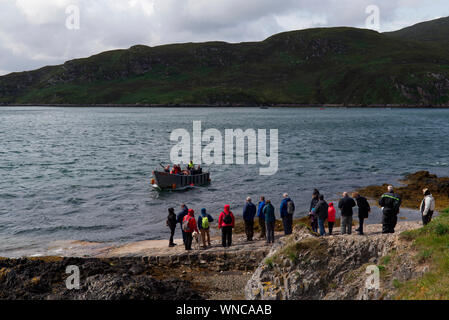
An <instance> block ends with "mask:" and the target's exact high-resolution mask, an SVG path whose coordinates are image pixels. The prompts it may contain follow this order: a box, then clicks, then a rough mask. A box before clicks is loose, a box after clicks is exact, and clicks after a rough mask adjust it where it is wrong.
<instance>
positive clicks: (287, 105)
mask: <svg viewBox="0 0 449 320" xmlns="http://www.w3.org/2000/svg"><path fill="white" fill-rule="evenodd" d="M0 107H60V108H105V107H108V108H155V109H157V108H273V109H281V108H296V109H307V108H312V109H315V108H329V109H352V108H359V109H384V108H387V109H390V108H391V109H449V104H447V105H422V104H420V105H412V104H372V105H364V104H304V103H279V104H269V103H267V104H258V103H253V104H252V103H217V104H200V103H197V104H196V103H180V104H140V103H136V104H115V103H106V104H101V103H99V104H89V103H86V104H82V103H74V104H54V103H48V104H42V103H0Z"/></svg>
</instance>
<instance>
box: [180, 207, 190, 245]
mask: <svg viewBox="0 0 449 320" xmlns="http://www.w3.org/2000/svg"><path fill="white" fill-rule="evenodd" d="M188 214H189V208H187V206H186V205H185V204H184V203H183V204H182V205H181V211H180V212H179V213H178V215H177V220H178V223H179V224H180V225H181V232H182V242H183V243H184V244H186V233H185V232H184V230H183V229H182V222H183V221H184V217H185V216H187V215H188Z"/></svg>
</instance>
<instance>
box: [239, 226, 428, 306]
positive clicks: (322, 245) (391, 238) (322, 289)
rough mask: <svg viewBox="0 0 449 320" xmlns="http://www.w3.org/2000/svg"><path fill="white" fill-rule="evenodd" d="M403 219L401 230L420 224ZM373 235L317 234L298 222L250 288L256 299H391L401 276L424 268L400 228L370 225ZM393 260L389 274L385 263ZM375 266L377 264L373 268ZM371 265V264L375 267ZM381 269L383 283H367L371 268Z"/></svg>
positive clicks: (413, 274)
mask: <svg viewBox="0 0 449 320" xmlns="http://www.w3.org/2000/svg"><path fill="white" fill-rule="evenodd" d="M417 227H418V224H417V223H407V222H404V223H401V226H400V229H403V230H407V229H414V228H417ZM368 228H369V230H368V232H367V234H368V233H369V236H359V235H343V236H341V235H336V236H326V237H317V236H316V235H314V234H312V233H311V232H310V231H309V230H308V229H307V228H306V227H295V231H294V233H293V234H292V235H291V236H289V237H286V238H283V239H282V240H281V241H280V242H279V243H278V244H277V245H276V246H274V247H273V249H272V250H271V252H270V253H269V254H268V256H267V257H266V258H265V260H264V261H263V262H262V263H261V264H260V265H259V267H258V268H257V269H256V271H255V273H254V274H253V276H252V278H251V280H250V281H249V282H248V284H247V286H246V288H245V295H246V298H247V299H251V300H278V299H283V300H284V299H285V300H308V299H312V300H344V299H354V300H360V299H363V300H366V299H390V298H392V297H393V295H394V289H395V288H394V284H395V282H396V281H405V280H408V279H411V278H415V277H418V276H419V275H420V274H421V273H422V271H421V270H420V269H419V267H418V266H417V263H416V262H415V260H414V259H412V252H413V250H412V249H411V248H410V247H408V244H407V243H405V242H402V241H401V240H400V238H399V233H396V234H390V235H384V234H381V233H378V232H376V231H374V230H375V229H376V228H377V229H378V228H379V226H378V225H371V226H368ZM387 262H388V263H389V264H390V265H389V270H391V271H389V272H388V274H386V272H385V268H384V266H383V265H382V264H385V263H387ZM369 266H374V269H370V268H368V267H369ZM371 268H372V267H371ZM370 270H377V271H378V272H379V273H378V274H379V281H380V282H379V286H378V287H376V286H374V283H372V284H368V285H367V284H366V283H367V281H370V279H373V278H370V276H372V274H368V273H367V272H372V271H370Z"/></svg>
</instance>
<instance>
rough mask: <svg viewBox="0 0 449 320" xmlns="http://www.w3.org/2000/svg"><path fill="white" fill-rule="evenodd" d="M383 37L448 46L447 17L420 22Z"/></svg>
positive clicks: (448, 30) (448, 24) (448, 25)
mask: <svg viewBox="0 0 449 320" xmlns="http://www.w3.org/2000/svg"><path fill="white" fill-rule="evenodd" d="M385 35H388V36H391V37H394V38H398V39H407V40H414V41H420V42H428V43H435V44H437V45H448V44H449V17H446V18H440V19H436V20H432V21H427V22H421V23H418V24H415V25H414V26H411V27H407V28H404V29H401V30H399V31H394V32H386V33H385Z"/></svg>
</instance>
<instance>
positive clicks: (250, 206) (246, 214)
mask: <svg viewBox="0 0 449 320" xmlns="http://www.w3.org/2000/svg"><path fill="white" fill-rule="evenodd" d="M255 216H256V206H255V205H254V203H252V202H251V198H250V197H248V198H246V204H245V207H244V208H243V221H244V222H245V233H246V239H247V240H248V241H253V236H254V217H255Z"/></svg>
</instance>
